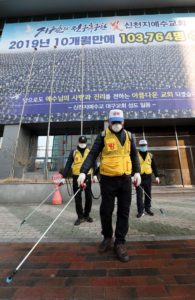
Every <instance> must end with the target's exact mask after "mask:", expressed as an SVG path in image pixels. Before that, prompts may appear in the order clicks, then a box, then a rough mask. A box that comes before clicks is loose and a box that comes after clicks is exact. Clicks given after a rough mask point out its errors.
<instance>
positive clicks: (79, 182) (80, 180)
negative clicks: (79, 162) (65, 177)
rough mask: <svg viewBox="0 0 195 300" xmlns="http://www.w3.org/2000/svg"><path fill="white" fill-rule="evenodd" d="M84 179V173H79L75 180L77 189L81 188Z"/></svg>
mask: <svg viewBox="0 0 195 300" xmlns="http://www.w3.org/2000/svg"><path fill="white" fill-rule="evenodd" d="M85 179H86V175H85V173H80V174H79V177H78V178H77V183H78V187H80V186H82V185H83V183H84V181H85Z"/></svg>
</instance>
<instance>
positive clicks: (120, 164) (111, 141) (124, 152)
mask: <svg viewBox="0 0 195 300" xmlns="http://www.w3.org/2000/svg"><path fill="white" fill-rule="evenodd" d="M125 135H126V140H125V144H124V145H123V146H122V145H121V143H120V142H119V140H118V138H117V136H116V135H115V134H114V133H112V132H111V131H110V129H109V128H107V129H106V131H105V137H104V148H103V150H102V154H101V158H100V174H102V175H106V176H121V175H123V174H126V175H130V174H131V172H132V162H131V159H130V150H131V142H130V139H129V134H128V132H127V131H126V130H125Z"/></svg>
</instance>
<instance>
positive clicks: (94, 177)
mask: <svg viewBox="0 0 195 300" xmlns="http://www.w3.org/2000/svg"><path fill="white" fill-rule="evenodd" d="M92 182H93V183H95V182H98V179H97V176H96V175H94V176H93V178H92Z"/></svg>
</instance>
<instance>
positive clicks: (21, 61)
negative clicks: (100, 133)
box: [0, 14, 195, 124]
mask: <svg viewBox="0 0 195 300" xmlns="http://www.w3.org/2000/svg"><path fill="white" fill-rule="evenodd" d="M194 53H195V14H168V15H151V16H150V15H143V16H125V17H107V18H93V19H90V18H85V19H70V20H55V21H43V22H28V23H16V24H5V27H4V30H3V34H2V37H1V40H0V65H1V66H2V68H1V70H0V123H1V124H6V123H17V122H19V120H20V117H21V115H22V121H23V122H24V123H25V122H27V123H28V122H29V123H33V122H47V121H48V118H49V115H50V118H51V120H52V121H53V122H59V121H73V120H80V118H81V106H82V105H83V115H84V120H104V119H105V118H106V117H107V115H108V111H109V110H110V109H112V108H121V109H123V110H124V112H125V114H126V118H130V119H156V118H158V119H162V118H163V119H164V118H186V117H194V116H195V88H194V87H193V86H194V82H195V75H194V74H195V72H194V70H195V55H194Z"/></svg>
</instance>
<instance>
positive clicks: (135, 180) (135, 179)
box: [132, 173, 141, 187]
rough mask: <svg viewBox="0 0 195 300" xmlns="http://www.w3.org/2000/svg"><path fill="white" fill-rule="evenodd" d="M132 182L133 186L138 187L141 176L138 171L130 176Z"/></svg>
mask: <svg viewBox="0 0 195 300" xmlns="http://www.w3.org/2000/svg"><path fill="white" fill-rule="evenodd" d="M132 182H133V184H134V186H135V187H138V186H139V185H140V184H141V176H140V173H135V174H134V176H133V178H132Z"/></svg>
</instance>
